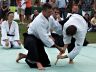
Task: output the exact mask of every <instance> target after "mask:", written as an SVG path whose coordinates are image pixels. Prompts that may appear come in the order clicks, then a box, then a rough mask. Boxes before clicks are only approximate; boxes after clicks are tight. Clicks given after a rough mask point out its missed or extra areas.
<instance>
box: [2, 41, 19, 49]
mask: <svg viewBox="0 0 96 72" xmlns="http://www.w3.org/2000/svg"><path fill="white" fill-rule="evenodd" d="M5 44H6V42H5V41H1V45H2V46H3V48H11V44H12V45H13V48H20V45H19V44H18V43H17V41H9V45H8V46H6V45H5Z"/></svg>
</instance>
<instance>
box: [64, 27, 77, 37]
mask: <svg viewBox="0 0 96 72" xmlns="http://www.w3.org/2000/svg"><path fill="white" fill-rule="evenodd" d="M76 32H77V28H76V26H74V25H70V26H68V27H67V29H66V35H68V36H73V35H74V34H76Z"/></svg>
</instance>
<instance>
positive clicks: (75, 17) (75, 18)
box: [63, 14, 88, 59]
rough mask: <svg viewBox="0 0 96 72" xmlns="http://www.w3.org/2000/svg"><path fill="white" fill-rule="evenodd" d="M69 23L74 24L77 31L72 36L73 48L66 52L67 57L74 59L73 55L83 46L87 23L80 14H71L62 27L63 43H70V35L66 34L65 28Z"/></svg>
mask: <svg viewBox="0 0 96 72" xmlns="http://www.w3.org/2000/svg"><path fill="white" fill-rule="evenodd" d="M70 25H74V26H76V27H77V33H76V34H75V35H74V36H73V37H74V38H75V39H76V41H75V48H74V49H73V50H72V51H71V52H70V53H69V54H68V57H69V58H71V59H74V58H75V56H76V55H77V54H78V53H79V52H80V50H81V48H82V46H83V42H84V39H85V36H86V33H87V30H88V24H87V22H86V21H85V20H84V18H83V17H82V16H80V15H79V14H72V16H71V17H70V18H69V20H68V21H67V22H66V23H65V24H64V27H63V36H64V38H63V41H64V44H69V43H71V38H72V37H71V36H67V35H66V28H67V27H68V26H70Z"/></svg>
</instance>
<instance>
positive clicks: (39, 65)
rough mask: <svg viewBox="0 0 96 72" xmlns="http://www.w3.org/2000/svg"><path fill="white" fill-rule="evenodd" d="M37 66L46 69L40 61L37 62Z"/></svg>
mask: <svg viewBox="0 0 96 72" xmlns="http://www.w3.org/2000/svg"><path fill="white" fill-rule="evenodd" d="M37 67H38V69H39V70H44V67H43V65H42V64H41V63H40V62H37Z"/></svg>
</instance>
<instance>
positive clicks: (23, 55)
mask: <svg viewBox="0 0 96 72" xmlns="http://www.w3.org/2000/svg"><path fill="white" fill-rule="evenodd" d="M22 58H26V55H25V54H23V53H19V54H18V57H17V59H16V62H17V63H19V60H21V59H22Z"/></svg>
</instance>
